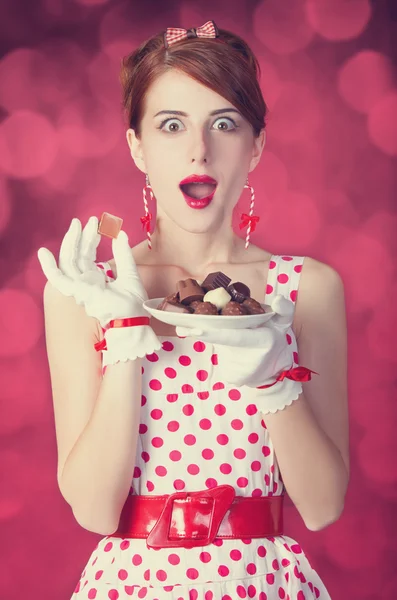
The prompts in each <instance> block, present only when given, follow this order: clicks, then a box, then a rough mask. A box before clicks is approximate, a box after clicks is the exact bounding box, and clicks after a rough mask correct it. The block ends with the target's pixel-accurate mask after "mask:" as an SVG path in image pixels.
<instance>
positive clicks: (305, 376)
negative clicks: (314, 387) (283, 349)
mask: <svg viewBox="0 0 397 600" xmlns="http://www.w3.org/2000/svg"><path fill="white" fill-rule="evenodd" d="M312 373H315V375H318V373H316V371H312V370H311V369H308V368H307V367H294V368H293V369H288V370H287V371H281V373H280V374H279V375H277V377H276V381H275V382H274V383H269V384H268V385H260V386H258V387H257V389H258V390H263V389H266V388H269V387H272V385H275V384H276V383H277V382H278V381H283V380H284V379H285V378H286V377H287V378H288V379H293V380H294V381H310V380H311V378H312Z"/></svg>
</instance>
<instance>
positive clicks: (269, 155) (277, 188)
mask: <svg viewBox="0 0 397 600" xmlns="http://www.w3.org/2000/svg"><path fill="white" fill-rule="evenodd" d="M262 165H263V176H261V179H260V187H261V189H262V190H263V191H264V192H265V194H266V195H267V196H268V197H269V198H278V197H279V196H282V195H283V194H285V192H286V191H287V188H288V181H289V177H288V171H287V168H286V166H285V164H284V163H283V162H282V161H281V160H280V158H279V157H278V156H276V155H275V154H274V153H273V152H270V150H266V149H265V150H264V152H263V154H262Z"/></svg>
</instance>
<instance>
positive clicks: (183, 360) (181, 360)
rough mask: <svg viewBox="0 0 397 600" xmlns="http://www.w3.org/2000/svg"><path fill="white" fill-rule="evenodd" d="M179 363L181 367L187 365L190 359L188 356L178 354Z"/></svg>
mask: <svg viewBox="0 0 397 600" xmlns="http://www.w3.org/2000/svg"><path fill="white" fill-rule="evenodd" d="M178 360H179V363H180V364H181V365H182V367H188V366H189V365H190V363H191V362H192V359H191V358H189V357H188V356H184V355H182V356H180V357H179V359H178Z"/></svg>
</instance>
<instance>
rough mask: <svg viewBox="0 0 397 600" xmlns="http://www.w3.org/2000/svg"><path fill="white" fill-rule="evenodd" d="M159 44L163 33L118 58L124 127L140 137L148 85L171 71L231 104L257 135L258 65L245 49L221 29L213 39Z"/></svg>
mask: <svg viewBox="0 0 397 600" xmlns="http://www.w3.org/2000/svg"><path fill="white" fill-rule="evenodd" d="M163 40H164V32H162V33H159V34H157V35H155V36H153V37H151V38H149V39H148V40H147V41H146V42H144V43H143V44H141V46H139V48H137V49H136V50H135V51H134V52H132V53H131V54H129V55H128V56H126V57H124V58H123V61H122V67H121V73H120V81H121V84H122V88H123V108H124V110H125V113H126V120H127V124H128V127H129V128H131V129H134V130H135V132H136V134H137V136H139V135H140V124H141V119H142V116H143V109H144V100H145V97H146V94H147V92H148V89H149V87H150V85H151V84H152V83H153V82H154V81H155V80H156V79H157V77H159V76H160V75H162V74H163V73H165V72H166V71H169V70H170V69H176V70H178V71H181V72H182V73H185V74H186V75H189V77H192V78H193V79H195V80H196V81H198V82H199V83H201V84H203V85H205V86H206V87H208V88H209V89H211V90H213V91H214V92H216V93H217V94H219V95H220V96H222V97H223V98H225V99H226V100H228V101H229V102H230V103H231V104H233V106H235V107H236V108H237V110H239V111H240V112H241V114H242V115H243V116H244V117H245V118H246V119H247V121H248V122H249V123H250V124H251V125H252V128H253V131H254V135H255V136H258V135H259V133H260V131H261V130H262V129H264V127H265V117H266V114H267V106H266V104H265V101H264V99H263V96H262V91H261V88H260V85H259V76H260V67H259V63H258V60H257V58H256V57H255V55H254V53H253V52H252V50H251V48H250V47H249V46H248V44H247V43H246V42H245V41H244V40H243V39H242V38H240V37H239V36H237V35H235V34H233V33H231V32H229V31H226V30H224V29H220V30H219V37H217V38H205V39H200V38H189V39H187V40H183V41H181V42H178V43H176V44H174V45H172V46H170V47H169V48H167V49H166V48H165V47H164V41H163ZM220 42H222V43H220Z"/></svg>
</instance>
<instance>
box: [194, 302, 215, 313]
mask: <svg viewBox="0 0 397 600" xmlns="http://www.w3.org/2000/svg"><path fill="white" fill-rule="evenodd" d="M194 314H195V315H217V314H218V309H217V308H216V306H215V304H211V302H200V304H199V305H198V306H197V308H196V309H195V311H194Z"/></svg>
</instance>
